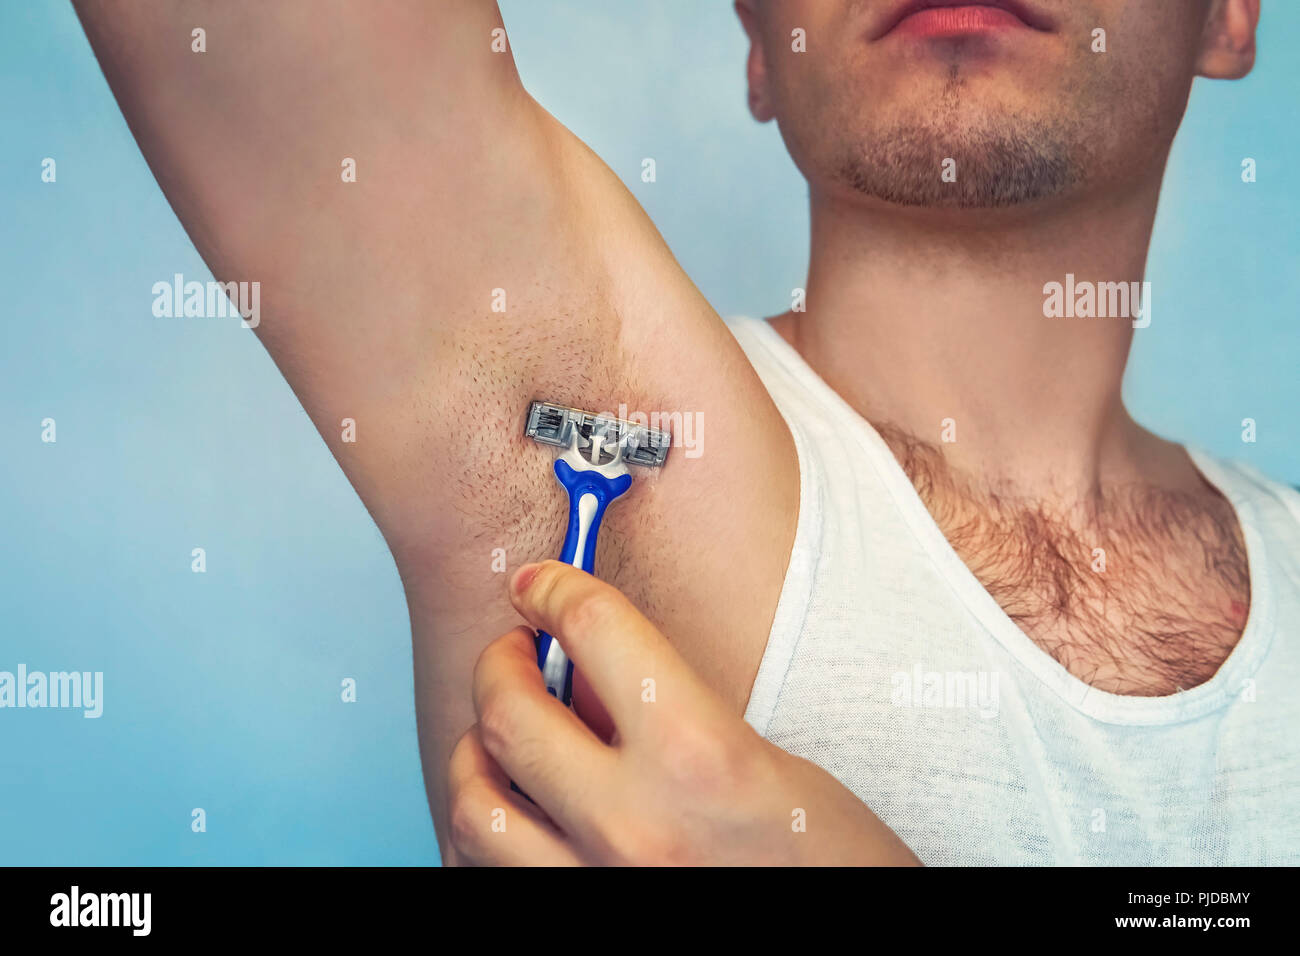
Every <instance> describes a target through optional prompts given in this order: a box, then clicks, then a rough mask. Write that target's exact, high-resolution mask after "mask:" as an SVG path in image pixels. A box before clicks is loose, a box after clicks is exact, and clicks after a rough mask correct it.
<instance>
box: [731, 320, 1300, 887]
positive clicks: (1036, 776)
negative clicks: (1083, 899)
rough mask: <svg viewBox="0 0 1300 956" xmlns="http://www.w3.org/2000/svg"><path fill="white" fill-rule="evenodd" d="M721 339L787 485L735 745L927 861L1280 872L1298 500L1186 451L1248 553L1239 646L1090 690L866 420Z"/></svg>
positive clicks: (1292, 747) (1297, 756) (1299, 771)
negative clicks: (846, 805)
mask: <svg viewBox="0 0 1300 956" xmlns="http://www.w3.org/2000/svg"><path fill="white" fill-rule="evenodd" d="M729 324H730V325H731V328H732V331H733V333H734V334H735V336H736V338H737V339H738V340H739V342H740V344H741V346H742V347H743V348H744V349H745V352H746V353H747V355H748V356H749V359H750V361H751V362H752V363H753V365H754V368H755V369H756V370H757V372H758V374H759V376H760V377H761V378H762V380H763V382H764V384H765V385H766V386H767V389H768V391H769V392H770V393H771V395H772V398H773V400H774V401H775V402H776V404H777V406H778V407H779V408H780V410H781V413H782V415H783V416H784V417H785V420H786V422H787V423H788V425H789V427H790V431H791V433H792V434H793V436H794V441H795V445H796V447H797V450H798V454H799V472H800V482H801V489H800V494H799V522H798V530H797V532H796V536H795V543H794V551H793V553H792V555H791V558H790V566H789V570H788V572H787V574H786V580H785V583H784V586H783V588H782V591H781V596H780V600H779V603H778V606H777V611H776V617H775V620H774V622H773V625H772V633H771V636H770V637H769V639H768V644H767V649H766V651H765V653H764V656H763V660H762V663H761V664H760V667H759V672H758V677H757V679H756V680H755V683H754V687H753V690H752V692H751V694H750V699H749V705H748V708H747V710H746V713H745V719H746V720H747V721H748V722H749V723H750V724H751V725H752V726H753V727H754V728H756V729H757V730H758V731H759V732H760V733H761V734H763V735H764V736H765V737H767V738H768V739H769V740H771V741H772V742H773V743H775V744H777V745H778V746H780V747H781V748H783V749H785V750H787V751H789V752H791V753H794V754H797V755H799V756H802V757H806V758H807V759H809V760H811V761H813V762H814V763H817V764H819V765H820V766H822V767H824V768H826V769H827V770H828V771H830V772H831V773H832V774H834V775H835V776H836V777H837V778H838V779H839V780H840V781H842V782H843V783H844V784H845V785H846V786H847V787H849V788H850V789H851V790H853V792H854V793H856V794H857V795H858V796H859V797H860V798H861V799H862V800H864V801H865V802H866V803H867V804H868V805H869V806H870V807H871V808H872V810H874V811H875V812H876V814H877V815H878V816H879V817H880V818H881V819H883V820H884V821H885V822H886V823H887V824H889V826H891V827H892V828H893V829H894V830H895V832H897V833H898V834H899V836H900V837H902V838H903V840H904V841H905V842H906V843H907V844H908V845H909V846H910V847H911V848H912V850H913V851H914V852H915V853H916V854H917V856H918V857H920V859H921V860H922V861H923V862H925V863H927V864H932V865H933V864H1012V865H1014V864H1022V865H1023V864H1029V865H1035V864H1038V865H1042V864H1085V865H1093V864H1098V865H1121V864H1122V865H1139V866H1141V865H1203V864H1211V863H1214V864H1224V865H1241V864H1281V863H1288V864H1293V865H1294V864H1300V691H1298V690H1297V688H1300V648H1298V646H1297V641H1296V637H1297V630H1298V629H1300V623H1298V622H1300V495H1298V494H1297V493H1296V492H1295V491H1294V490H1293V489H1290V488H1287V487H1285V486H1283V485H1280V484H1278V483H1276V482H1273V481H1270V480H1268V479H1266V478H1264V477H1263V476H1262V475H1260V474H1259V473H1258V472H1256V471H1254V470H1253V469H1251V468H1249V467H1248V466H1245V465H1239V464H1228V463H1224V462H1219V461H1216V460H1214V459H1212V458H1210V457H1209V456H1207V455H1205V454H1204V453H1202V452H1199V451H1196V450H1192V449H1189V451H1190V453H1191V455H1192V458H1193V461H1194V462H1195V464H1196V466H1197V467H1198V468H1199V469H1200V471H1201V473H1202V474H1203V475H1204V476H1205V478H1206V479H1207V480H1208V481H1209V482H1210V483H1211V484H1212V485H1214V486H1215V487H1217V488H1218V489H1219V490H1220V491H1221V492H1222V493H1223V494H1224V495H1225V497H1227V499H1228V500H1229V501H1230V502H1231V503H1232V505H1233V507H1234V508H1235V509H1236V513H1237V517H1238V520H1239V521H1240V523H1241V527H1242V531H1243V534H1244V536H1245V540H1246V549H1247V556H1248V559H1249V564H1250V577H1251V607H1250V614H1249V619H1248V621H1247V624H1246V628H1245V632H1244V633H1243V635H1242V637H1241V640H1240V642H1239V644H1238V645H1237V647H1236V648H1235V649H1234V650H1233V652H1232V654H1231V655H1230V656H1229V657H1228V659H1227V660H1226V661H1225V662H1224V664H1223V666H1222V667H1221V668H1220V669H1219V671H1218V673H1216V674H1215V675H1214V677H1213V678H1211V679H1210V680H1209V681H1208V682H1206V683H1204V684H1202V685H1200V686H1198V687H1195V688H1193V689H1191V690H1188V691H1184V692H1180V693H1177V694H1175V695H1173V696H1169V697H1128V696H1120V695H1116V694H1110V693H1107V692H1105V691H1100V690H1096V689H1094V688H1092V687H1089V686H1088V685H1087V684H1085V683H1084V682H1082V681H1080V680H1078V679H1077V678H1075V677H1074V676H1073V675H1071V674H1070V673H1069V672H1068V671H1066V670H1065V668H1063V667H1062V666H1061V665H1060V664H1058V663H1057V662H1056V661H1055V660H1054V659H1053V658H1052V657H1051V656H1050V655H1048V654H1047V653H1046V652H1044V651H1043V650H1041V649H1040V648H1039V647H1038V646H1037V645H1035V644H1034V643H1033V642H1032V641H1031V640H1030V639H1029V638H1028V637H1027V636H1026V635H1025V634H1024V633H1023V632H1022V631H1021V630H1020V629H1019V628H1018V627H1017V626H1016V625H1015V623H1014V622H1013V621H1012V620H1011V619H1010V618H1009V617H1007V615H1006V614H1005V612H1003V611H1002V609H1001V608H1000V607H999V606H998V604H997V602H996V601H994V600H993V598H992V597H991V596H990V595H989V594H988V592H987V591H985V590H984V588H983V586H982V585H981V584H980V583H979V581H978V580H977V579H976V578H975V576H974V574H972V573H971V571H970V570H969V569H968V568H967V567H966V566H965V565H964V564H963V563H962V561H961V559H960V558H959V557H958V556H957V554H956V552H955V551H953V549H952V547H951V545H949V544H948V542H947V540H946V539H945V538H944V536H943V533H942V532H941V531H940V530H939V528H938V526H937V525H936V524H935V522H934V520H933V519H932V518H931V516H930V514H929V512H928V511H927V510H926V508H925V505H924V504H923V503H922V501H921V500H920V498H919V497H918V496H917V494H916V491H915V489H914V488H913V487H912V484H911V482H910V480H909V479H908V477H907V475H906V474H905V473H904V472H903V470H902V468H901V467H900V466H899V464H898V463H897V461H896V460H895V458H894V456H893V455H892V454H891V452H890V451H889V448H888V446H887V445H886V444H885V442H884V440H883V439H882V438H881V437H880V436H879V435H878V434H877V433H876V431H875V430H874V429H873V428H872V427H871V425H870V424H868V423H867V421H866V420H865V419H863V418H862V417H861V416H860V415H858V414H857V413H856V412H854V411H853V410H852V408H850V407H849V406H848V404H847V403H845V402H844V400H843V399H841V398H840V397H839V396H838V395H837V394H835V392H834V391H833V390H832V389H831V388H830V387H829V386H828V385H827V384H826V383H825V382H823V381H822V380H821V378H820V377H819V376H818V375H817V374H816V373H815V372H813V371H812V369H811V368H809V367H808V365H807V364H806V363H805V362H804V361H803V359H802V358H801V357H800V356H799V354H798V353H797V352H795V350H794V349H793V348H791V347H790V346H789V345H788V344H787V343H786V342H785V340H784V339H782V338H781V337H780V335H779V334H778V333H777V332H776V331H775V330H774V329H773V328H772V327H771V326H770V325H768V323H766V322H764V321H759V320H755V319H733V320H731V322H730V323H729ZM809 825H810V826H812V825H815V824H814V821H809Z"/></svg>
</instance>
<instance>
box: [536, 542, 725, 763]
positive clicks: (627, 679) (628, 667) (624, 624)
mask: <svg viewBox="0 0 1300 956" xmlns="http://www.w3.org/2000/svg"><path fill="white" fill-rule="evenodd" d="M510 600H511V602H512V603H513V604H514V606H515V609H516V610H518V611H519V613H520V614H522V615H523V616H524V619H525V620H527V621H528V623H529V624H531V625H533V626H534V627H537V628H540V629H542V630H544V631H546V632H547V633H548V634H550V635H551V636H552V637H554V638H555V639H556V640H557V641H559V642H560V646H561V647H562V648H563V649H564V652H565V653H566V654H568V655H569V657H571V658H572V659H573V662H574V664H575V665H576V666H577V667H578V668H580V669H581V670H582V672H583V674H584V676H585V677H586V679H587V682H588V683H589V684H590V685H591V688H592V690H594V691H595V692H596V696H597V697H599V698H600V702H601V703H602V704H604V705H605V709H606V710H608V711H609V715H610V717H611V718H612V719H613V721H614V726H615V727H617V728H618V730H619V732H620V734H621V735H622V736H623V737H625V738H626V737H629V736H632V735H634V734H635V732H636V729H637V728H638V727H639V726H640V722H641V721H642V720H643V719H644V716H645V704H646V703H648V702H651V701H655V702H660V703H670V704H671V708H672V712H673V713H676V714H679V715H682V716H686V717H690V716H691V715H692V714H695V713H696V712H697V711H701V710H702V709H703V708H705V707H706V706H707V702H709V701H712V699H713V696H712V693H711V691H710V690H709V688H708V687H707V686H706V685H705V684H704V683H703V681H701V680H700V678H699V677H698V676H697V675H696V674H695V672H694V671H693V670H692V669H691V668H690V666H689V665H688V664H687V663H686V661H684V660H683V659H682V657H681V655H680V654H678V653H677V650H676V649H675V648H674V647H673V646H672V645H671V644H670V643H669V642H668V639H667V638H666V637H664V636H663V634H661V633H660V632H659V630H658V629H657V628H656V627H655V626H654V625H653V624H651V623H650V622H649V621H648V620H646V618H645V616H644V615H643V614H642V613H641V612H640V611H639V610H637V609H636V607H635V606H634V605H633V604H632V602H631V601H629V600H628V599H627V598H626V597H625V596H624V595H623V593H622V592H621V591H619V590H618V589H617V588H615V587H614V586H613V585H610V584H607V583H605V582H604V581H601V580H599V579H598V578H596V577H594V576H593V575H590V574H588V573H587V572H585V571H582V570H580V569H578V568H575V567H573V566H572V565H568V564H564V563H562V562H560V561H543V562H542V563H540V564H529V565H524V566H523V567H522V568H520V569H519V570H518V571H517V572H516V573H515V576H514V578H513V579H512V580H511V582H510ZM699 716H701V717H702V716H704V715H703V714H702V713H701V714H700V715H699Z"/></svg>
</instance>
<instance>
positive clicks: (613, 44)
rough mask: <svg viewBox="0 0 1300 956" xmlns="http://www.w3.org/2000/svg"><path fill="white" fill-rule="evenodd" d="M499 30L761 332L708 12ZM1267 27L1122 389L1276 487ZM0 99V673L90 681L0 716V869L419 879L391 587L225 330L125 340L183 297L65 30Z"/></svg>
mask: <svg viewBox="0 0 1300 956" xmlns="http://www.w3.org/2000/svg"><path fill="white" fill-rule="evenodd" d="M502 6H503V9H504V11H505V15H506V24H507V26H508V27H509V28H510V31H511V37H512V41H513V46H514V49H515V54H516V58H517V60H518V62H519V66H520V70H521V72H522V74H523V76H524V78H525V81H526V82H527V84H528V85H529V87H530V89H531V90H532V91H533V93H534V95H536V96H537V97H538V99H540V100H541V101H542V102H543V103H544V104H546V105H547V106H548V107H549V108H550V109H551V110H552V112H554V113H555V114H556V115H557V116H558V117H559V118H560V119H561V120H562V121H564V122H565V123H566V124H568V125H569V126H570V127H571V128H572V129H573V130H574V131H575V132H576V133H577V134H578V135H579V136H581V137H583V138H584V139H585V140H586V141H587V142H588V143H590V144H591V146H592V147H593V148H594V149H595V150H596V151H597V152H598V153H599V154H600V155H601V156H603V157H604V158H605V160H606V161H607V162H608V163H609V164H610V165H611V166H612V167H613V168H614V169H615V170H616V171H617V172H618V173H619V174H620V175H621V176H622V177H623V178H624V180H625V181H626V182H627V183H628V185H629V186H630V187H631V188H632V189H633V190H634V191H635V192H636V194H637V196H638V197H639V198H640V199H641V200H642V202H643V203H644V204H645V205H646V207H647V208H648V209H649V211H650V213H651V215H652V216H653V217H654V219H655V221H656V223H657V224H658V225H659V227H660V229H661V230H662V231H663V233H664V234H665V236H666V237H667V239H668V241H669V243H670V245H671V246H672V247H673V249H674V250H675V251H676V253H677V256H678V258H679V259H680V260H681V262H682V264H683V265H684V266H685V267H686V269H687V270H688V271H689V272H690V274H691V275H692V276H693V277H694V278H695V280H696V282H697V283H698V284H699V285H700V287H701V288H702V289H703V290H704V292H705V294H706V295H708V296H709V298H710V299H711V300H712V301H713V303H714V304H715V305H716V306H717V308H718V309H719V310H720V311H722V312H723V313H724V314H728V313H749V314H771V313H774V312H779V311H782V310H784V309H785V308H786V307H787V305H788V300H789V293H790V289H791V288H793V287H795V286H798V285H802V283H803V276H804V269H805V266H806V230H807V212H806V209H805V194H806V193H805V186H804V184H803V181H802V180H801V179H800V178H799V177H798V174H797V173H796V172H795V170H794V168H793V166H792V165H791V163H790V161H789V159H788V157H787V156H786V154H785V151H784V149H783V147H782V146H781V143H780V140H779V137H778V135H777V133H776V130H775V128H774V127H771V126H767V127H759V126H756V125H755V124H754V123H753V122H752V121H751V120H750V119H749V117H748V114H747V113H746V111H745V108H744V87H743V79H742V78H743V57H744V52H745V46H744V42H743V38H742V34H741V31H740V28H739V26H738V24H737V23H736V22H735V20H734V16H733V14H732V13H731V11H730V5H729V4H725V3H721V2H718V3H701V2H698V0H672V2H664V0H659V2H656V3H644V2H633V0H619V2H610V0H601V2H594V0H588V2H576V0H574V2H545V0H509V2H505V3H503V5H502ZM1264 6H1265V11H1264V24H1263V26H1262V29H1261V34H1260V63H1259V67H1258V69H1257V70H1256V71H1255V73H1254V75H1253V76H1252V77H1250V78H1249V79H1247V80H1246V81H1244V82H1241V83H1237V84H1227V83H1224V84H1203V85H1198V87H1197V89H1196V91H1195V94H1194V96H1193V100H1192V106H1191V109H1190V113H1189V116H1188V119H1187V121H1186V123H1185V125H1184V128H1183V132H1182V134H1181V137H1180V140H1179V142H1178V144H1177V147H1176V149H1175V154H1174V157H1173V161H1172V164H1171V168H1170V174H1169V177H1168V185H1167V188H1166V191H1165V195H1164V201H1163V205H1162V206H1161V212H1160V218H1159V222H1158V227H1157V235H1156V239H1155V243H1154V249H1153V253H1152V258H1151V264H1150V271H1149V278H1150V279H1151V280H1152V281H1153V283H1154V284H1155V288H1156V290H1157V292H1158V298H1157V299H1156V308H1157V312H1156V316H1155V323H1154V324H1153V326H1152V328H1151V329H1149V330H1146V331H1144V332H1142V333H1140V334H1139V336H1138V344H1137V348H1136V352H1135V355H1134V358H1133V363H1132V367H1131V373H1130V377H1129V382H1128V389H1127V392H1128V398H1129V402H1130V405H1131V407H1132V408H1133V409H1134V411H1135V412H1136V413H1137V415H1138V417H1139V418H1141V419H1142V420H1144V421H1145V422H1146V423H1148V424H1149V425H1151V426H1152V427H1154V428H1156V429H1157V430H1159V431H1161V432H1163V433H1165V434H1167V435H1169V436H1171V437H1176V438H1179V439H1182V440H1189V441H1192V442H1195V443H1197V444H1199V445H1202V446H1204V447H1205V448H1207V449H1209V450H1210V451H1212V452H1215V453H1218V454H1224V455H1228V456H1235V457H1242V458H1245V459H1247V460H1249V461H1251V462H1253V463H1254V464H1256V465H1258V466H1259V467H1260V468H1262V469H1263V470H1264V471H1266V472H1268V473H1271V474H1273V475H1274V476H1276V477H1280V478H1283V479H1286V480H1288V481H1290V482H1293V483H1295V482H1300V451H1298V450H1300V422H1298V421H1297V412H1298V411H1300V376H1298V375H1297V368H1296V366H1297V356H1300V329H1298V323H1297V308H1296V302H1297V298H1298V296H1300V272H1298V271H1297V269H1296V260H1297V252H1298V251H1300V241H1298V240H1297V234H1298V233H1297V226H1296V223H1297V220H1298V219H1300V189H1297V187H1296V184H1295V178H1294V177H1295V175H1296V173H1295V171H1294V170H1292V169H1291V168H1290V165H1289V164H1292V163H1294V161H1295V159H1296V157H1297V156H1300V135H1298V134H1297V130H1298V129H1300V122H1298V119H1300V117H1297V106H1296V104H1297V103H1300V71H1297V70H1296V68H1295V65H1294V64H1295V60H1294V50H1295V49H1297V48H1298V47H1300V4H1295V3H1290V2H1284V3H1280V2H1270V0H1266V2H1265V4H1264ZM0 103H3V104H4V113H3V121H2V124H0V166H2V173H0V223H2V224H3V231H2V232H0V279H2V280H3V288H4V290H5V293H6V297H7V312H8V315H7V316H6V320H5V322H4V323H3V331H2V332H0V343H2V346H0V541H3V545H2V546H0V670H10V671H12V670H14V669H15V668H16V666H17V665H18V663H20V662H22V663H25V664H27V665H28V667H29V668H31V669H33V670H46V671H48V670H64V669H76V670H98V671H103V672H104V674H105V684H106V689H105V705H104V716H103V717H102V718H100V719H99V720H86V719H83V718H82V717H81V715H80V714H79V713H78V712H73V711H58V710H44V711H39V710H37V711H33V710H4V711H0V863H30V864H95V865H104V864H115V863H124V864H185V863H204V864H259V863H277V864H324V863H337V864H421V863H431V862H436V860H437V851H436V844H435V840H434V836H433V828H432V826H431V824H430V821H429V815H428V811H427V809H426V806H425V801H424V792H423V787H422V783H421V778H420V767H419V761H418V756H417V752H416V739H415V720H414V711H413V704H412V683H411V666H410V645H409V631H408V624H407V619H406V609H405V603H404V600H403V596H402V592H401V589H400V587H399V584H398V578H397V574H396V571H395V569H394V566H393V562H392V559H391V558H390V556H389V554H388V552H387V550H386V548H385V546H384V543H383V541H382V540H381V538H380V536H379V534H378V532H377V531H376V529H375V526H374V524H373V523H372V522H371V520H370V518H369V517H368V515H367V514H366V512H365V511H364V509H363V508H362V507H361V504H360V502H359V501H358V500H357V498H356V496H355V495H354V494H353V492H352V490H351V489H350V487H349V486H348V484H347V482H346V480H345V479H344V477H343V474H342V472H341V471H340V470H339V468H338V466H337V465H336V464H335V462H334V460H333V459H332V457H331V456H330V454H329V453H328V451H327V450H326V448H325V445H324V444H323V443H322V441H321V440H320V438H319V437H318V436H317V434H316V432H315V431H314V429H313V428H312V426H311V424H310V423H309V421H308V420H307V417H306V415H305V414H304V413H303V411H302V410H301V408H300V407H299V405H298V402H297V400H296V399H295V398H294V396H293V395H292V393H291V392H290V391H289V389H288V387H287V386H286V385H285V383H284V381H283V380H282V379H281V377H280V375H279V373H278V372H277V371H276V369H275V367H274V366H273V365H272V364H271V362H270V360H269V359H268V358H267V356H266V354H265V353H264V352H263V351H262V349H261V347H260V346H259V345H258V344H257V342H256V340H255V339H254V337H253V335H252V333H251V332H248V331H246V330H243V329H241V328H239V325H238V323H237V322H229V321H228V322H219V321H215V320H206V321H204V320H193V321H179V320H157V319H154V318H153V317H152V315H151V314H150V303H151V301H152V296H151V294H150V292H149V289H150V287H151V286H152V284H153V283H154V282H155V281H157V280H158V279H160V278H167V277H170V276H171V275H172V274H173V273H174V272H181V273H184V274H185V275H186V276H187V277H192V278H198V277H202V278H205V279H206V278H207V277H208V276H207V274H206V270H205V269H204V267H203V264H202V262H201V261H200V260H199V258H198V256H197V255H196V254H195V252H194V250H193V248H192V246H191V245H190V242H189V240H188V239H187V238H186V236H185V234H184V232H183V231H182V230H181V228H180V225H179V224H178V223H177V221H176V219H175V218H174V216H173V215H172V213H171V211H170V209H169V207H168V205H167V203H166V201H165V200H164V198H163V196H162V193H161V192H160V191H159V189H158V187H157V185H156V184H155V183H154V180H153V177H152V176H151V175H150V173H149V171H148V169H147V168H146V166H145V164H144V162H143V160H142V158H141V156H140V154H139V151H138V150H137V148H136V146H135V143H134V141H133V140H132V138H131V136H130V134H129V133H128V131H127V128H126V125H125V123H124V122H123V120H122V117H121V115H120V113H119V112H118V110H117V107H116V105H115V104H114V102H113V100H112V98H111V96H110V94H109V91H108V88H107V86H106V85H105V83H104V80H103V78H102V77H101V75H100V73H99V70H98V68H97V66H96V64H95V62H94V59H93V57H92V55H91V52H90V49H89V47H88V45H87V43H86V40H85V38H84V37H83V36H82V33H81V30H80V27H79V25H78V24H77V22H76V19H75V17H74V16H73V14H72V11H71V8H70V7H69V6H68V5H67V4H65V3H62V2H42V3H33V4H25V3H4V4H0ZM231 133H232V135H236V133H237V131H234V130H232V131H231ZM46 156H50V157H53V158H55V159H56V160H57V162H58V182H57V183H56V184H53V185H48V184H44V183H42V182H41V181H40V163H41V160H42V158H43V157H46ZM645 156H653V157H654V158H655V159H656V161H657V164H658V182H657V183H655V184H643V183H641V182H640V180H639V171H640V162H641V159H642V157H645ZM1244 156H1251V157H1254V158H1255V159H1256V160H1258V164H1259V182H1258V183H1256V184H1254V185H1244V184H1243V183H1242V182H1241V181H1240V174H1239V170H1240V162H1241V159H1242V157H1244ZM47 416H48V417H52V418H54V419H56V421H57V423H58V425H57V427H58V441H57V443H56V444H44V443H42V442H41V440H40V430H41V429H40V422H41V420H42V419H43V418H45V417H47ZM1245 417H1251V418H1254V419H1256V420H1257V421H1258V423H1259V441H1258V443H1257V444H1255V445H1243V444H1242V443H1241V441H1240V422H1241V420H1242V419H1243V418H1245ZM194 547H204V548H206V549H207V556H208V570H207V573H206V574H193V573H191V571H190V551H191V549H192V548H194ZM344 677H355V678H356V679H357V681H358V685H359V701H358V702H357V703H356V704H353V705H345V704H342V703H341V702H340V700H339V686H340V681H341V679H342V678H344ZM194 807H202V808H204V809H205V810H206V811H207V817H208V831H207V832H206V833H204V834H194V833H192V832H191V831H190V811H191V809H192V808H194Z"/></svg>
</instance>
